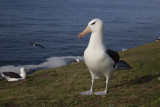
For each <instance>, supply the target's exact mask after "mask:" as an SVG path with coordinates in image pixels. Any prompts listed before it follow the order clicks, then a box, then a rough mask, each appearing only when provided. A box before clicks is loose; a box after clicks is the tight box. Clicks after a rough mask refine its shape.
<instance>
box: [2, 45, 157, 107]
mask: <svg viewBox="0 0 160 107" xmlns="http://www.w3.org/2000/svg"><path fill="white" fill-rule="evenodd" d="M119 54H120V57H121V59H123V60H125V61H127V62H128V63H129V64H130V65H131V66H132V69H130V70H118V71H115V72H114V74H113V76H112V77H111V79H110V81H109V84H108V94H107V95H106V96H96V95H90V96H82V95H80V94H79V93H80V92H83V91H86V90H89V88H90V85H91V76H90V73H89V72H88V69H87V67H86V66H85V64H84V62H80V63H76V64H71V65H67V66H63V67H59V68H54V69H50V70H44V71H36V72H35V73H34V74H31V75H28V79H26V80H23V81H18V82H8V81H6V80H3V79H1V78H0V107H28V106H29V107H36V106H37V107H65V106H66V107H71V106H73V107H75V106H83V107H84V106H87V107H92V106H93V107H107V106H109V107H117V106H119V107H124V106H127V107H128V106H129V107H137V106H147V107H158V106H159V107H160V81H158V77H160V42H153V43H149V44H145V45H143V46H139V47H135V48H133V49H130V50H127V51H125V52H119ZM104 89H105V78H101V79H100V80H96V81H95V84H94V91H103V90H104Z"/></svg>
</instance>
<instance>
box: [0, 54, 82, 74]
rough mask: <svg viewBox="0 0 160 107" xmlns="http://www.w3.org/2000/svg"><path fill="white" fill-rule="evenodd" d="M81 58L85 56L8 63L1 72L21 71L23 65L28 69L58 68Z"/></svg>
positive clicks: (0, 68) (0, 69) (1, 68)
mask: <svg viewBox="0 0 160 107" xmlns="http://www.w3.org/2000/svg"><path fill="white" fill-rule="evenodd" d="M75 59H79V60H80V61H82V60H83V56H63V57H51V58H48V59H47V60H46V61H45V62H43V63H40V64H38V65H23V66H22V65H20V66H14V65H8V66H2V67H0V73H1V72H9V71H12V72H17V73H19V72H20V68H21V67H25V68H27V69H28V70H34V69H39V68H45V69H49V68H56V67H60V66H64V65H67V64H70V63H71V62H72V61H73V60H75Z"/></svg>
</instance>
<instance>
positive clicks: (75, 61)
mask: <svg viewBox="0 0 160 107" xmlns="http://www.w3.org/2000/svg"><path fill="white" fill-rule="evenodd" d="M77 62H80V61H79V59H75V60H73V62H72V63H77Z"/></svg>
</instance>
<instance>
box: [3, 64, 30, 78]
mask: <svg viewBox="0 0 160 107" xmlns="http://www.w3.org/2000/svg"><path fill="white" fill-rule="evenodd" d="M26 72H28V71H27V70H26V68H24V67H22V68H21V69H20V74H18V73H15V72H2V74H1V76H2V77H4V78H6V79H7V80H8V81H18V80H23V79H26Z"/></svg>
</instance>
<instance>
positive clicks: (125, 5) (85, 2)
mask: <svg viewBox="0 0 160 107" xmlns="http://www.w3.org/2000/svg"><path fill="white" fill-rule="evenodd" d="M93 18H100V19H102V20H103V22H104V24H105V37H104V42H105V45H106V47H107V48H110V49H113V50H116V51H120V50H122V49H130V48H133V47H136V46H139V45H142V44H145V43H148V42H152V41H154V40H155V39H156V38H158V37H160V0H0V72H2V71H3V72H4V71H18V72H19V68H20V67H22V66H24V67H26V68H28V69H31V70H34V69H40V68H44V69H46V68H54V67H59V66H63V65H66V64H69V63H71V61H72V60H74V59H76V58H78V59H80V60H83V52H84V50H85V48H86V47H87V45H88V41H89V38H90V34H88V35H87V36H85V37H83V38H82V39H80V40H79V39H78V38H77V35H78V34H79V33H80V32H81V31H83V30H84V29H85V27H86V26H87V24H88V22H89V21H90V20H92V19H93ZM32 42H34V43H38V44H41V45H43V46H44V47H45V49H42V48H40V47H33V46H32V45H31V44H30V43H32Z"/></svg>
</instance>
